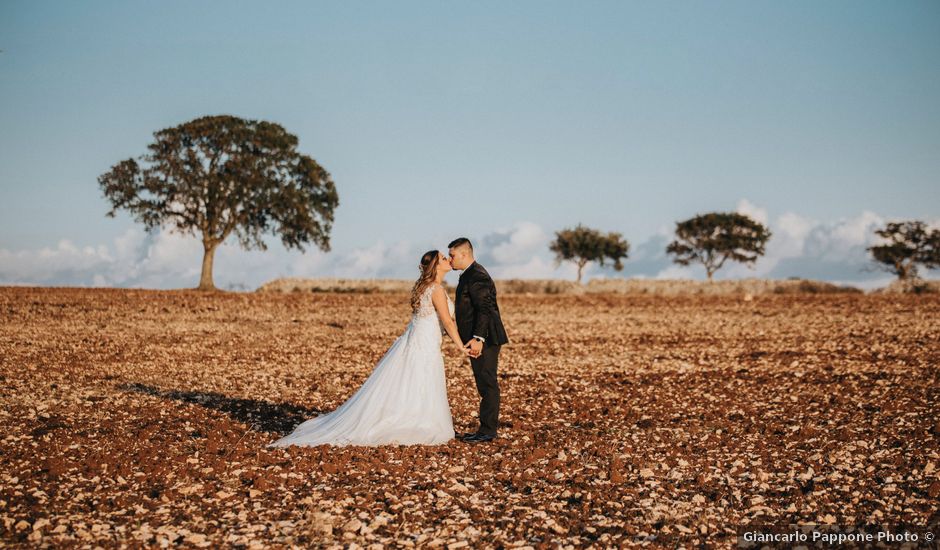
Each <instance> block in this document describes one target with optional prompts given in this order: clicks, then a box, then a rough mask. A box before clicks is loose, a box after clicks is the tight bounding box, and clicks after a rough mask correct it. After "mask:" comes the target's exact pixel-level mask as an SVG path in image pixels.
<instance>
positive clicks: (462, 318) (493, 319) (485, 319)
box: [447, 237, 509, 443]
mask: <svg viewBox="0 0 940 550" xmlns="http://www.w3.org/2000/svg"><path fill="white" fill-rule="evenodd" d="M447 248H448V249H449V253H450V265H451V267H453V268H454V269H457V270H462V271H463V273H461V274H460V281H459V282H458V283H457V296H456V299H455V301H454V309H455V311H454V316H455V317H456V321H457V332H459V333H460V339H461V340H462V341H463V342H466V348H467V355H469V356H470V365H471V366H472V367H473V378H474V380H476V384H477V391H478V392H480V429H478V430H477V432H476V433H474V434H470V435H467V436H466V437H464V438H463V440H464V441H469V442H473V443H477V442H482V441H490V440H492V439H493V438H495V437H496V426H497V424H498V417H499V382H498V381H497V380H496V365H497V363H498V361H499V348H500V346H502V345H503V344H506V343H509V338H507V337H506V331H505V329H503V322H502V320H501V319H500V317H499V306H498V305H497V304H496V285H495V284H494V283H493V279H492V278H491V277H490V274H489V273H487V272H486V270H485V269H483V266H482V265H480V264H478V263H476V260H474V258H473V245H472V244H471V243H470V240H469V239H467V238H464V237H461V238H459V239H454V240H453V241H452V242H451V243H450V244H449V245H447Z"/></svg>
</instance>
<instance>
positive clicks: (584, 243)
mask: <svg viewBox="0 0 940 550" xmlns="http://www.w3.org/2000/svg"><path fill="white" fill-rule="evenodd" d="M548 248H549V249H550V250H551V251H552V252H554V253H555V264H556V265H558V264H560V263H561V262H562V261H564V260H568V261H572V262H574V263H575V264H576V265H577V266H578V283H580V282H581V272H582V271H583V270H584V266H586V265H587V264H588V263H590V262H597V263H599V264H600V265H602V266H603V265H604V262H605V260H608V259H609V260H613V262H614V269H616V270H617V271H620V270H622V269H623V262H621V259H622V258H626V257H627V251H628V250H629V249H630V243H628V242H627V241H625V240H624V239H623V238H622V237H621V235H620V233H608V234H607V235H604V234H602V233H601V232H600V231H598V230H596V229H590V228H588V227H584V226H582V225H581V224H578V226H577V227H575V228H574V229H562V230H561V231H557V232H556V233H555V240H554V241H552V243H551V244H549V246H548Z"/></svg>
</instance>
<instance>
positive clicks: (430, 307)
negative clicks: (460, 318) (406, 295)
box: [414, 284, 454, 319]
mask: <svg viewBox="0 0 940 550" xmlns="http://www.w3.org/2000/svg"><path fill="white" fill-rule="evenodd" d="M438 286H439V285H437V284H432V285H431V286H429V287H428V288H426V289H424V293H423V294H421V301H420V302H419V303H418V311H417V313H415V314H414V316H415V317H416V318H418V319H424V318H426V317H430V316H432V315H436V313H437V312H436V311H435V309H434V302H432V301H431V293H433V292H434V289H435V288H437V287H438ZM444 295H445V296H447V310H448V311H449V312H450V316H451V317H453V316H454V302H453V301H452V300H451V299H450V296H448V295H447V292H444Z"/></svg>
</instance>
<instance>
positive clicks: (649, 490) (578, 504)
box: [0, 287, 940, 549]
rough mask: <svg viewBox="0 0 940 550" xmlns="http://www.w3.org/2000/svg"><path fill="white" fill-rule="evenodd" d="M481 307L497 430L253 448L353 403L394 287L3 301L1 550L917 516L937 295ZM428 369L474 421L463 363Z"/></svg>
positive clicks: (930, 468) (381, 348) (397, 300)
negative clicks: (497, 349) (495, 389)
mask: <svg viewBox="0 0 940 550" xmlns="http://www.w3.org/2000/svg"><path fill="white" fill-rule="evenodd" d="M500 308H501V310H502V312H503V319H504V322H505V324H506V328H507V332H508V333H509V338H510V340H511V343H510V345H508V346H506V347H505V348H504V349H503V351H502V353H501V354H500V375H499V379H500V384H501V387H502V408H501V411H500V420H501V426H500V432H499V438H498V439H496V440H495V441H493V442H490V443H483V444H477V445H471V444H467V443H464V442H461V441H457V440H454V441H451V442H450V443H448V444H446V445H440V446H427V447H425V446H384V447H375V448H366V447H330V446H322V447H316V448H299V447H291V448H289V449H265V448H264V446H265V445H266V444H267V443H268V442H271V441H273V440H275V439H277V438H278V437H280V436H281V435H282V434H285V433H287V432H289V431H290V430H291V429H292V428H293V426H294V425H296V424H297V423H299V422H301V421H303V420H305V419H307V418H309V417H312V416H314V415H317V414H320V413H322V412H326V411H329V410H332V409H334V408H335V407H337V406H338V405H340V404H341V403H342V402H343V401H344V400H345V399H346V398H347V397H348V396H350V395H351V394H352V393H353V392H354V391H355V390H356V389H357V388H358V386H359V385H360V384H361V383H362V381H363V380H364V379H365V378H366V377H367V376H368V374H369V372H370V371H371V368H372V366H373V365H374V363H375V362H376V361H377V360H378V359H379V358H380V357H381V356H382V354H383V353H384V352H385V350H386V349H387V348H388V346H389V345H391V343H392V341H393V340H394V339H395V337H397V336H398V334H399V333H400V332H401V331H402V330H403V329H404V327H405V325H406V324H407V322H408V316H409V311H408V305H407V296H406V295H405V294H401V293H374V294H357V293H342V292H320V293H315V292H296V293H222V292H220V293H199V292H195V291H187V290H181V291H153V290H127V289H91V288H87V289H84V288H30V287H2V288H0V382H2V388H3V390H2V392H0V401H2V407H0V414H2V415H3V416H2V419H0V420H2V423H0V425H2V426H3V427H4V432H5V433H4V434H3V435H2V436H0V440H2V443H0V545H12V544H22V545H30V546H40V545H48V546H63V545H66V546H83V545H88V546H89V547H94V546H96V545H101V546H104V547H114V546H121V545H127V546H129V547H152V546H157V547H167V546H176V545H184V546H199V547H202V546H205V547H208V546H213V547H216V546H233V547H266V546H281V547H284V546H291V545H296V546H298V547H332V546H336V547H353V548H354V547H358V546H363V547H369V546H375V547H377V548H378V547H392V548H395V547H413V546H419V547H421V546H426V547H443V548H448V549H453V548H461V547H468V548H480V547H484V548H485V547H494V548H499V547H532V548H556V547H569V548H572V547H573V548H580V547H595V548H608V547H622V546H643V545H645V546H646V547H652V548H658V547H668V548H675V547H677V546H679V547H692V546H702V545H704V546H707V547H726V546H731V545H732V544H733V543H734V541H735V533H736V532H738V531H739V530H740V529H741V528H742V527H743V526H748V525H768V526H782V525H787V524H790V523H817V524H839V525H881V524H886V525H889V526H904V525H907V526H912V527H914V528H923V527H925V526H927V525H928V524H930V523H933V524H934V525H936V521H937V516H936V514H937V509H938V502H940V501H938V498H940V478H938V472H940V444H938V441H940V415H938V413H937V411H938V409H940V380H938V367H940V322H938V321H937V320H938V319H940V297H938V295H936V294H923V295H905V294H894V295H888V294H883V295H874V294H872V295H866V294H860V293H833V294H798V293H797V294H779V295H778V294H772V293H770V294H760V295H756V296H750V295H749V296H746V297H741V296H733V295H729V296H708V295H684V296H683V295H677V296H643V295H624V294H603V293H590V294H583V295H531V294H530V295H522V294H519V295H512V294H510V295H505V296H503V295H501V296H500ZM445 360H446V369H447V377H448V381H449V382H448V393H449V399H450V403H451V409H452V412H453V416H454V421H455V426H456V427H457V429H458V430H459V431H461V432H463V431H472V430H474V429H475V428H476V423H475V416H476V411H477V406H478V396H477V394H476V389H475V387H474V384H473V377H472V373H471V370H470V367H469V363H468V362H467V361H466V359H462V358H461V357H459V356H458V355H456V354H454V353H451V352H450V351H446V352H445ZM376 545H377V546H376Z"/></svg>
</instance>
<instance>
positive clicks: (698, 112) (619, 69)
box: [0, 1, 940, 288]
mask: <svg viewBox="0 0 940 550" xmlns="http://www.w3.org/2000/svg"><path fill="white" fill-rule="evenodd" d="M0 50H2V52H0V127H2V128H3V129H4V131H3V132H0V283H7V284H69V285H115V286H149V287H159V288H172V287H178V286H191V285H193V284H194V283H195V279H194V273H196V274H198V268H199V254H200V250H199V247H198V246H196V247H195V248H194V247H193V244H194V243H191V242H188V241H187V240H186V239H180V238H178V237H175V236H174V235H173V234H171V233H168V232H164V233H162V234H157V235H144V234H143V232H142V231H141V230H140V228H139V227H138V226H136V225H135V224H134V222H133V221H132V220H131V219H130V218H129V217H127V216H119V217H118V218H116V219H111V218H106V217H104V213H105V212H106V211H107V210H108V205H107V204H106V202H105V200H104V199H103V197H102V196H101V193H100V191H99V188H98V184H97V177H98V175H100V174H101V173H103V172H105V171H106V170H107V169H108V168H109V167H110V166H111V165H113V164H114V163H116V162H118V161H120V160H122V159H124V158H128V157H132V156H133V157H136V156H138V155H140V154H141V153H143V152H144V151H145V148H146V145H147V144H148V143H149V142H150V140H151V138H152V133H153V132H154V131H155V130H158V129H160V128H165V127H169V126H174V125H176V124H180V123H182V122H185V121H187V120H190V119H192V118H196V117H198V116H203V115H207V114H221V113H227V114H233V115H236V116H242V117H245V118H257V119H266V120H271V121H274V122H278V123H280V124H282V125H283V126H284V127H285V128H286V129H287V130H288V131H290V132H292V133H294V134H295V135H297V136H298V138H299V139H300V149H301V151H302V152H304V153H306V154H309V155H311V156H312V157H314V158H315V159H317V160H318V162H320V163H321V164H322V165H323V166H325V167H326V168H327V169H328V170H329V171H330V172H331V173H332V174H333V177H334V179H335V181H336V184H337V188H338V191H339V195H340V206H339V209H338V210H337V212H336V223H335V225H334V228H333V234H332V244H333V250H332V252H330V253H329V254H323V253H321V252H317V251H313V250H310V251H308V252H307V253H306V254H302V253H300V252H297V251H285V250H283V249H282V248H281V247H280V245H279V244H278V241H277V239H276V238H274V237H272V238H271V239H270V243H271V249H270V250H269V251H268V252H266V253H259V252H244V251H240V250H238V248H237V246H235V245H234V243H229V245H228V246H227V247H226V248H224V249H223V250H222V251H220V256H219V261H218V265H217V270H216V279H217V283H219V284H220V286H224V285H226V284H228V285H244V286H247V287H252V286H256V285H257V284H260V283H261V282H263V281H264V280H266V279H267V278H272V277H277V276H348V277H411V276H412V275H413V272H414V270H415V269H414V263H415V258H416V255H417V254H420V253H421V252H422V251H423V250H425V249H427V248H431V247H443V246H445V245H446V243H447V242H448V241H449V240H450V238H452V237H454V236H459V235H466V236H469V237H471V238H472V239H474V240H476V241H478V242H479V243H481V244H480V250H481V254H482V255H483V259H485V260H486V261H488V262H489V263H490V265H492V266H493V267H494V269H495V273H496V274H497V276H507V277H508V276H514V277H515V276H530V277H536V278H541V277H570V276H571V275H572V270H571V268H570V266H562V267H560V268H557V269H556V268H555V266H554V264H553V263H552V261H551V256H550V255H549V253H548V250H547V242H548V240H549V239H550V238H551V236H552V233H553V232H554V231H555V230H558V229H560V228H562V227H565V226H572V225H574V224H576V223H578V222H583V223H585V224H588V225H591V226H594V227H598V228H600V229H603V230H607V231H619V232H621V233H623V235H624V236H625V237H626V238H627V239H628V240H629V241H630V242H631V245H632V252H631V258H630V259H628V260H627V262H626V269H625V271H624V272H623V273H619V274H615V273H613V272H610V271H606V270H602V269H598V268H595V269H592V270H591V271H589V272H588V275H589V276H645V277H679V276H681V277H691V278H701V277H702V275H703V273H702V272H701V270H697V269H678V268H677V267H675V266H672V265H671V264H670V263H669V260H668V259H667V258H665V257H664V255H663V253H662V248H664V247H665V242H666V241H668V238H667V236H668V233H669V232H670V231H671V229H672V228H673V227H674V225H673V224H674V223H675V221H677V220H681V219H685V218H687V217H690V216H692V215H694V214H696V213H700V212H706V211H713V210H741V211H748V212H751V213H753V214H754V215H756V216H758V217H760V216H763V219H764V221H765V222H766V223H768V224H769V225H770V226H771V230H772V231H774V232H775V236H778V237H779V238H775V239H774V240H772V244H771V247H770V248H769V250H768V257H767V258H765V259H763V260H761V262H758V265H757V266H756V269H754V270H748V269H728V270H722V271H723V272H724V273H722V272H719V278H722V277H739V276H752V275H756V276H768V277H786V276H806V277H819V278H825V279H828V280H837V281H857V282H858V283H859V284H862V285H864V284H868V285H873V284H876V282H878V281H882V280H884V277H885V275H884V274H876V273H866V272H863V271H862V267H864V264H865V262H866V258H865V254H864V246H865V245H867V244H871V242H872V239H873V235H872V234H871V232H872V229H873V228H874V227H875V226H877V225H878V224H880V223H883V222H884V221H885V220H888V219H923V220H927V221H933V222H936V220H938V219H940V185H938V183H940V182H938V180H940V178H938V176H940V102H938V101H937V98H938V97H940V63H937V59H940V3H937V2H933V1H926V2H894V3H891V2H867V1H851V2H848V1H844V2H843V1H832V2H796V1H792V2H754V1H747V2H544V1H540V2H473V3H466V2H430V1H428V2H330V3H315V2H278V3H272V4H267V5H261V4H258V3H256V2H198V3H194V2H160V3H152V2H134V1H130V2H129V1H122V2H42V1H30V2H15V1H5V2H3V3H0ZM775 241H776V244H774V243H775ZM484 243H485V244H484ZM491 271H492V270H491Z"/></svg>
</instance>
